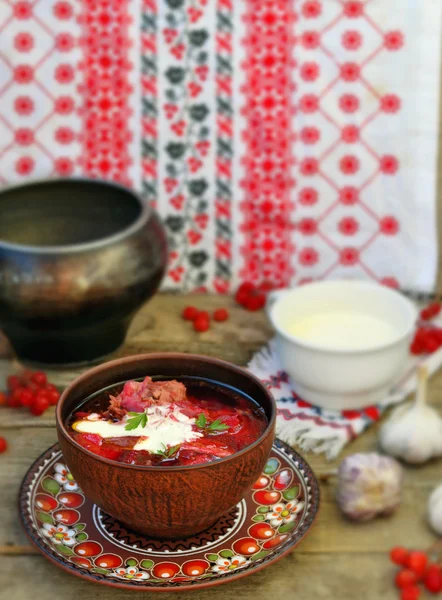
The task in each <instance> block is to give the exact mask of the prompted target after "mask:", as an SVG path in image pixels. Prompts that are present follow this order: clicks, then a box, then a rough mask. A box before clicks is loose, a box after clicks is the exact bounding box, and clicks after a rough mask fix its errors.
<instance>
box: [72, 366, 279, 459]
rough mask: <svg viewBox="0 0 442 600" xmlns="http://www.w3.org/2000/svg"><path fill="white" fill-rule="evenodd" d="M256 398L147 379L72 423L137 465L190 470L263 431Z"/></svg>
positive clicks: (89, 439) (108, 394) (81, 439)
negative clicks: (175, 467)
mask: <svg viewBox="0 0 442 600" xmlns="http://www.w3.org/2000/svg"><path fill="white" fill-rule="evenodd" d="M266 426H267V418H266V416H265V413H264V411H263V409H262V408H261V407H259V406H258V405H257V404H256V403H255V402H254V401H253V399H252V398H250V397H249V396H247V395H246V394H244V393H243V392H240V391H239V390H237V389H235V388H233V387H230V386H228V385H226V384H220V383H218V382H214V381H211V380H209V379H204V378H199V377H177V378H175V379H172V378H165V377H153V378H151V377H149V376H147V377H145V378H144V379H143V380H131V381H127V382H124V383H120V384H117V385H113V386H110V387H108V388H105V389H103V390H100V391H99V392H97V393H95V394H93V395H92V396H90V397H88V398H86V399H85V400H84V401H83V402H82V404H81V405H80V406H79V407H78V408H76V409H75V410H74V411H73V412H72V414H71V415H70V416H69V418H68V420H67V430H68V432H69V434H70V435H71V436H72V438H73V439H74V440H75V441H76V442H77V443H78V444H80V445H81V446H83V447H84V448H86V449H87V450H89V451H90V452H93V453H94V454H97V455H99V456H102V457H104V458H108V459H110V460H114V461H116V462H119V463H125V464H130V465H138V466H156V465H161V466H162V467H164V466H187V465H197V464H202V463H208V462H212V461H215V460H218V459H221V458H224V457H226V456H230V455H232V454H235V453H236V452H239V451H240V450H242V449H243V448H245V447H246V446H249V445H250V444H252V443H253V442H255V441H256V440H257V439H258V438H259V437H260V436H261V434H262V433H263V432H264V430H265V428H266Z"/></svg>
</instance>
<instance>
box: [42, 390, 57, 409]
mask: <svg viewBox="0 0 442 600" xmlns="http://www.w3.org/2000/svg"><path fill="white" fill-rule="evenodd" d="M45 392H46V397H47V398H48V400H49V404H50V405H51V406H55V405H56V404H57V402H58V401H59V400H60V392H59V391H58V390H48V389H46V390H45Z"/></svg>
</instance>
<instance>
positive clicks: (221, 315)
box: [213, 308, 229, 323]
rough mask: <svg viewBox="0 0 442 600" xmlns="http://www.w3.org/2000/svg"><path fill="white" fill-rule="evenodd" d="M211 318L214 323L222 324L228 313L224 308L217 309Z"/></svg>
mask: <svg viewBox="0 0 442 600" xmlns="http://www.w3.org/2000/svg"><path fill="white" fill-rule="evenodd" d="M213 318H214V320H215V321H219V322H220V323H222V322H223V321H227V319H228V318H229V313H228V311H227V310H226V309H225V308H218V309H217V310H216V311H215V312H214V313H213Z"/></svg>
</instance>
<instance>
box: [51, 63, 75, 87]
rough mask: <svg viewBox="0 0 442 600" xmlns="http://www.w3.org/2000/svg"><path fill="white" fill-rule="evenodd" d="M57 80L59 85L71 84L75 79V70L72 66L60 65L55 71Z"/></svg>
mask: <svg viewBox="0 0 442 600" xmlns="http://www.w3.org/2000/svg"><path fill="white" fill-rule="evenodd" d="M55 79H56V80H57V81H58V83H71V81H72V80H73V79H74V69H73V67H72V66H71V65H68V64H66V65H58V67H57V68H56V69H55Z"/></svg>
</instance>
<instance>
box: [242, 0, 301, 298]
mask: <svg viewBox="0 0 442 600" xmlns="http://www.w3.org/2000/svg"><path fill="white" fill-rule="evenodd" d="M246 4H247V12H246V15H245V22H246V39H245V44H246V51H247V57H246V61H245V65H244V68H245V69H246V82H245V85H244V88H243V90H242V91H243V93H244V95H245V103H244V108H243V111H244V114H245V117H246V120H247V125H246V130H245V131H244V133H243V135H244V142H245V147H246V154H245V156H244V157H242V158H243V164H244V169H245V177H244V180H243V182H242V188H243V192H244V194H243V203H242V205H241V209H242V212H243V222H242V229H243V232H244V244H243V247H242V249H241V251H242V256H243V263H244V264H243V268H242V270H241V271H240V277H241V278H243V279H247V280H252V281H255V282H257V283H260V282H269V283H271V284H273V285H274V286H284V285H288V284H289V283H290V280H291V277H292V275H293V274H294V270H293V268H292V266H291V262H292V261H291V255H292V253H293V251H294V246H293V244H292V240H291V238H292V223H291V213H292V211H293V202H292V199H291V189H292V187H293V185H294V181H293V177H292V165H293V157H292V142H293V116H292V114H293V107H292V94H293V84H292V80H293V76H294V67H295V64H294V59H293V45H294V35H293V23H294V21H295V12H294V10H293V5H294V3H293V2H287V0H247V3H246Z"/></svg>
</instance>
